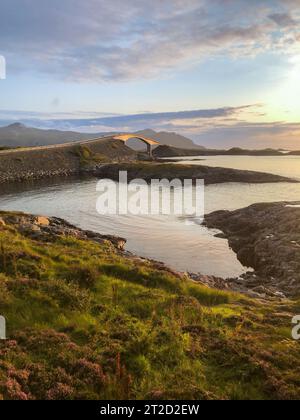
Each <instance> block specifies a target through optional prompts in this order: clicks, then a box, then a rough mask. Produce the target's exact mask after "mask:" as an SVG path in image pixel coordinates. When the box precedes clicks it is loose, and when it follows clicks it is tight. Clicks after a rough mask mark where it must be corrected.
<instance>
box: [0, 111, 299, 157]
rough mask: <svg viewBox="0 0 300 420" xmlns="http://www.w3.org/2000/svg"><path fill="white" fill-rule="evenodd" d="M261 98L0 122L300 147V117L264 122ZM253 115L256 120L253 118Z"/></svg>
mask: <svg viewBox="0 0 300 420" xmlns="http://www.w3.org/2000/svg"><path fill="white" fill-rule="evenodd" d="M263 111H264V106H263V105H262V104H253V105H244V106H239V107H223V108H217V109H203V110H193V111H181V112H163V113H143V114H135V115H105V114H102V115H101V114H99V113H93V112H91V113H86V112H77V113H76V112H75V113H38V112H24V111H9V110H2V111H1V110H0V126H4V125H8V124H11V123H13V122H17V121H18V122H21V123H24V124H26V125H28V126H33V127H37V128H43V129H59V130H71V131H80V132H86V133H91V136H92V133H97V134H98V133H103V134H104V133H107V132H135V131H138V130H143V129H146V128H151V129H154V130H157V131H171V132H177V133H179V134H182V135H184V136H186V137H189V138H191V139H193V140H195V141H196V142H197V143H199V144H202V145H204V146H206V147H209V148H221V149H222V148H230V147H243V148H249V149H261V148H266V147H272V148H276V147H277V148H288V149H296V150H300V123H286V122H284V121H274V122H264V121H260V119H262V120H263V119H264V117H265V116H266V115H265V113H264V112H263ZM249 118H252V120H253V119H255V120H256V121H254V122H253V121H252V122H249Z"/></svg>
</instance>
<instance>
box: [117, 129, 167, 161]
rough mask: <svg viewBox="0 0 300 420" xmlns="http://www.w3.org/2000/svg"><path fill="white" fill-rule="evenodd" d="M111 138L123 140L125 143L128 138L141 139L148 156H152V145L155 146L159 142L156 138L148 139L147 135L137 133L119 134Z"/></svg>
mask: <svg viewBox="0 0 300 420" xmlns="http://www.w3.org/2000/svg"><path fill="white" fill-rule="evenodd" d="M113 139H114V140H120V141H123V142H124V143H126V142H127V141H128V140H130V139H138V140H141V141H142V142H143V143H145V144H146V145H147V153H148V155H149V156H150V157H152V146H156V145H158V144H159V142H158V141H156V140H153V139H150V138H148V137H143V136H139V135H138V134H120V135H117V136H114V137H113Z"/></svg>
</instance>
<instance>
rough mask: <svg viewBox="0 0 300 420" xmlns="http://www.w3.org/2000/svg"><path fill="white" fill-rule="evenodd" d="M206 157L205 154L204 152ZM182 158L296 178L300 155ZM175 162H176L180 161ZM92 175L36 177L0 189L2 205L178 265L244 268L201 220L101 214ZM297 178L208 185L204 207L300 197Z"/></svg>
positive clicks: (206, 269)
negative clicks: (122, 241)
mask: <svg viewBox="0 0 300 420" xmlns="http://www.w3.org/2000/svg"><path fill="white" fill-rule="evenodd" d="M205 159H206V158H205ZM185 162H186V163H193V164H205V165H211V166H223V167H233V168H237V169H251V170H258V171H263V172H272V173H277V174H279V175H284V176H290V177H291V176H292V177H293V178H299V179H300V157H279V158H278V157H274V158H273V157H271V158H269V157H263V158H257V157H253V158H252V157H250V158H249V157H228V156H226V157H209V158H207V160H205V161H203V162H199V161H195V160H194V158H192V159H190V158H189V159H188V160H185ZM178 164H180V163H179V162H178ZM96 184H97V180H96V179H84V180H82V179H81V180H79V179H69V180H66V181H61V180H59V181H55V180H53V181H51V183H49V181H47V182H45V181H43V182H36V183H30V184H25V185H23V184H22V185H19V186H16V187H14V188H12V187H10V189H9V190H6V191H5V190H2V191H1V195H0V209H2V210H20V211H25V212H29V213H34V214H43V215H49V216H58V217H62V218H64V219H66V220H68V221H69V222H71V223H73V224H76V225H78V226H79V227H82V228H84V229H91V230H94V231H97V232H100V233H103V234H115V235H118V236H123V237H125V238H127V240H128V242H127V246H126V248H127V249H128V250H129V251H132V252H134V253H135V254H138V255H141V256H144V257H148V258H153V259H156V260H159V261H163V262H165V263H167V264H168V265H170V266H172V267H174V268H175V269H178V270H181V271H191V272H201V273H202V274H210V275H216V276H222V277H225V278H226V277H233V276H238V275H241V274H242V273H243V272H245V271H247V268H246V267H243V266H242V265H241V264H240V262H239V261H238V260H237V258H236V255H235V253H234V252H233V251H232V250H231V249H230V248H229V246H228V242H227V240H225V239H220V238H216V237H215V236H214V235H215V233H216V232H215V231H209V230H207V229H206V228H204V227H203V226H201V225H200V224H199V220H198V219H197V218H195V219H192V220H191V219H188V220H187V219H182V218H178V217H176V216H132V215H127V216H103V215H102V216H100V215H99V214H98V213H97V211H96V201H97V198H98V196H99V193H97V191H96ZM299 200H300V184H290V183H283V184H261V185H254V184H239V183H227V184H219V185H209V186H207V187H206V188H205V212H206V213H210V212H212V211H215V210H234V209H238V208H242V207H245V206H248V205H250V204H253V203H257V202H273V201H299Z"/></svg>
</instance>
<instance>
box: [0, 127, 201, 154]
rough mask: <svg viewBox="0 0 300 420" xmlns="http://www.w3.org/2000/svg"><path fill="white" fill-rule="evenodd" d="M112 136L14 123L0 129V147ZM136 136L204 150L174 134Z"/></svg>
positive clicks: (138, 144) (163, 143) (131, 142)
mask: <svg viewBox="0 0 300 420" xmlns="http://www.w3.org/2000/svg"><path fill="white" fill-rule="evenodd" d="M112 134H116V133H77V132H74V131H59V130H41V129H38V128H32V127H27V126H26V125H23V124H20V123H15V124H11V125H9V126H7V127H0V147H27V146H44V145H45V146H46V145H53V144H60V143H68V142H72V141H74V142H75V141H82V140H88V139H93V138H97V137H102V136H105V135H112ZM136 134H138V135H141V136H144V137H150V138H153V139H154V140H157V141H158V142H159V143H160V144H161V145H169V146H173V147H179V148H184V149H199V150H204V149H205V148H204V147H201V146H198V145H196V144H195V143H194V142H193V141H192V140H190V139H188V138H186V137H184V136H180V135H179V134H176V133H168V132H160V133H158V132H156V131H153V130H143V131H139V132H137V133H136ZM129 145H131V146H132V147H133V148H135V149H140V148H141V147H143V145H141V143H140V142H135V141H134V140H133V141H130V143H129Z"/></svg>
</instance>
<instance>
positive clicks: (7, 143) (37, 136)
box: [0, 123, 102, 147]
mask: <svg viewBox="0 0 300 420" xmlns="http://www.w3.org/2000/svg"><path fill="white" fill-rule="evenodd" d="M100 136H102V134H86V133H85V134H83V133H76V132H74V131H59V130H41V129H38V128H32V127H27V126H25V125H23V124H20V123H15V124H11V125H9V126H7V127H0V147H1V146H2V147H32V146H46V145H52V144H60V143H65V142H71V141H80V140H88V139H90V138H96V137H100Z"/></svg>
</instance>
